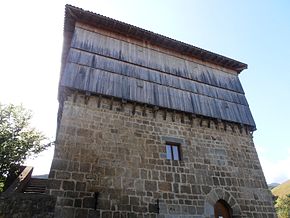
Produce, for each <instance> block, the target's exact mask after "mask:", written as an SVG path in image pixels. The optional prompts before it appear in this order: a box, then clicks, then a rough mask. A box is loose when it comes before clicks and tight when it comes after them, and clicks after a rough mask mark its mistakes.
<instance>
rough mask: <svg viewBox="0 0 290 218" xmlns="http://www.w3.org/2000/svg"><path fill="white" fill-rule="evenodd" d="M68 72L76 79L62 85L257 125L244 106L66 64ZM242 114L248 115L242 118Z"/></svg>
mask: <svg viewBox="0 0 290 218" xmlns="http://www.w3.org/2000/svg"><path fill="white" fill-rule="evenodd" d="M68 73H69V74H71V75H74V76H75V78H73V76H70V77H67V78H70V79H71V81H69V80H62V81H61V85H62V86H66V87H70V88H74V89H80V90H82V91H90V92H92V93H96V94H103V95H107V96H113V97H118V98H122V99H125V100H130V101H136V102H140V103H143V104H144V103H145V104H148V105H156V106H158V107H165V108H168V109H173V110H178V111H184V112H190V113H194V114H198V115H203V116H207V117H212V118H217V119H222V120H227V121H232V122H237V123H242V124H246V125H250V126H254V121H253V119H252V116H251V113H250V110H249V107H248V106H245V105H241V104H235V103H231V102H225V101H223V100H220V99H214V98H210V97H207V96H203V95H198V94H195V93H192V92H188V91H184V90H179V89H175V88H172V87H167V86H164V85H160V84H157V83H151V82H147V81H143V80H140V79H136V78H133V77H128V76H123V75H118V74H113V73H110V72H106V71H104V70H98V69H93V68H90V67H86V66H79V65H77V64H73V63H67V65H66V68H65V72H64V74H68ZM121 81H122V82H121ZM76 84H77V85H76ZM124 90H125V91H124ZM128 90H129V93H128ZM189 96H190V97H189ZM185 102H187V104H186V105H185ZM226 105H227V106H228V108H226ZM240 111H241V112H242V113H245V114H246V115H245V116H241V113H240Z"/></svg>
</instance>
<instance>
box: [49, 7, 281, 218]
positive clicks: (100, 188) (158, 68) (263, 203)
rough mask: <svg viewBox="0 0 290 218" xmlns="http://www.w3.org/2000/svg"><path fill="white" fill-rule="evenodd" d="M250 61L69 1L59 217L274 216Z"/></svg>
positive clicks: (54, 180) (56, 178) (56, 166)
mask: <svg viewBox="0 0 290 218" xmlns="http://www.w3.org/2000/svg"><path fill="white" fill-rule="evenodd" d="M246 68H247V65H246V64H244V63H241V62H238V61H235V60H233V59H230V58H227V57H224V56H221V55H218V54H215V53H212V52H209V51H206V50H203V49H200V48H197V47H194V46H191V45H188V44H185V43H182V42H179V41H176V40H174V39H170V38H167V37H165V36H162V35H159V34H156V33H153V32H150V31H147V30H144V29H141V28H138V27H135V26H132V25H129V24H126V23H122V22H119V21H117V20H113V19H110V18H108V17H104V16H101V15H98V14H94V13H91V12H88V11H84V10H82V9H79V8H76V7H73V6H69V5H67V6H66V13H65V25H64V44H63V54H62V68H61V75H60V82H59V96H58V99H59V114H58V130H57V139H56V147H55V154H54V158H53V163H52V166H51V171H50V175H49V178H50V182H51V184H50V187H49V190H48V191H49V194H51V195H54V196H57V203H56V209H55V216H56V217H110V218H113V217H134V218H135V217H136V218H137V217H138V218H139V217H140V218H145V217H148V218H149V217H162V218H167V217H168V218H173V217H183V218H185V217H196V218H197V217H204V218H205V217H275V216H276V215H275V213H274V208H273V205H272V199H271V194H270V192H269V191H268V189H267V184H266V182H265V178H264V175H263V172H262V169H261V165H260V163H259V159H258V156H257V153H256V150H255V147H254V143H253V139H252V132H253V131H254V130H255V129H256V127H255V123H254V120H253V118H252V115H251V112H250V109H249V105H248V103H247V100H246V98H245V95H244V91H243V88H242V86H241V83H240V81H239V77H238V75H239V73H240V72H241V71H242V70H244V69H246Z"/></svg>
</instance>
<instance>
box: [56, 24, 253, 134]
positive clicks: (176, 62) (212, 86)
mask: <svg viewBox="0 0 290 218" xmlns="http://www.w3.org/2000/svg"><path fill="white" fill-rule="evenodd" d="M71 46H72V48H71V49H70V51H69V54H68V58H67V63H66V66H65V68H64V72H63V74H62V78H61V81H60V84H61V86H64V87H68V88H72V89H75V90H80V91H85V92H86V91H87V92H91V93H93V94H97V95H99V94H101V95H104V96H107V97H113V98H116V99H124V100H126V101H130V102H137V103H140V104H142V105H144V104H146V105H148V106H150V107H154V106H156V107H160V108H164V109H168V110H172V111H178V112H183V113H193V114H197V115H200V116H204V117H208V118H212V119H221V120H224V121H228V122H234V123H240V124H244V125H248V126H251V128H253V129H254V128H255V123H254V120H253V117H252V114H251V112H250V109H249V106H248V103H247V100H246V98H245V96H244V92H243V90H242V88H241V84H240V82H239V79H238V77H237V75H234V74H229V73H225V72H222V71H221V70H217V69H213V68H210V67H206V66H204V65H201V64H198V63H194V62H190V61H189V60H184V59H181V58H177V57H175V56H171V55H169V54H164V53H161V52H159V51H155V50H152V49H149V48H144V47H140V46H137V45H134V44H130V43H128V42H124V41H120V40H117V39H113V38H110V37H105V36H103V35H100V34H98V33H93V32H90V31H87V30H83V29H80V28H77V29H76V31H75V34H74V36H73V40H72V44H71ZM141 50H142V52H140V51H141ZM144 55H145V56H144ZM153 116H155V115H154V114H153ZM181 122H182V121H181Z"/></svg>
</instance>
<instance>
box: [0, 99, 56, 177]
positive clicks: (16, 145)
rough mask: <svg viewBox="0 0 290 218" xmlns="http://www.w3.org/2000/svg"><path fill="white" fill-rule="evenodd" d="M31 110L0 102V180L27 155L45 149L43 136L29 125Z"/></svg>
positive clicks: (46, 144) (46, 145)
mask: <svg viewBox="0 0 290 218" xmlns="http://www.w3.org/2000/svg"><path fill="white" fill-rule="evenodd" d="M31 118H32V114H31V111H29V110H27V109H25V108H23V107H22V106H17V105H13V104H8V105H3V104H1V103H0V181H1V180H2V181H4V180H5V178H6V176H7V175H8V173H9V170H11V169H13V168H15V166H17V165H20V164H22V163H23V162H24V161H25V159H26V158H27V157H28V156H31V155H34V154H38V153H40V152H41V151H43V150H45V149H46V147H48V146H49V145H50V143H44V142H45V140H46V138H45V136H44V135H43V134H42V133H41V132H40V131H38V130H36V129H35V128H33V127H31V125H30V121H31Z"/></svg>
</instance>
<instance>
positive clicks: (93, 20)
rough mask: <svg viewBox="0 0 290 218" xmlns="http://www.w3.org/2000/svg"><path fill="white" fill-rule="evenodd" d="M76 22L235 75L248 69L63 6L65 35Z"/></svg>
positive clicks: (96, 15) (155, 34) (227, 59)
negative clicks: (156, 46) (234, 73)
mask: <svg viewBox="0 0 290 218" xmlns="http://www.w3.org/2000/svg"><path fill="white" fill-rule="evenodd" d="M76 21H79V22H83V23H86V24H89V25H91V26H94V27H98V28H102V29H105V30H109V31H112V32H115V33H118V34H122V35H126V36H128V35H129V36H130V37H132V38H136V39H138V40H145V41H148V42H150V43H151V44H154V45H158V46H160V47H163V48H166V49H169V50H173V51H176V52H178V53H182V54H184V55H188V56H191V57H194V58H197V59H199V60H201V61H204V62H209V63H212V64H215V65H218V66H221V67H224V68H227V69H231V70H234V71H236V72H237V73H240V72H242V71H243V70H244V69H247V68H248V65H247V64H245V63H242V62H239V61H236V60H234V59H231V58H228V57H225V56H222V55H219V54H216V53H213V52H211V51H207V50H204V49H201V48H198V47H196V46H193V45H190V44H187V43H184V42H181V41H178V40H175V39H172V38H169V37H167V36H163V35H160V34H158V33H154V32H151V31H148V30H145V29H142V28H139V27H136V26H134V25H131V24H127V23H124V22H122V21H118V20H115V19H112V18H109V17H106V16H103V15H100V14H96V13H93V12H91V11H86V10H83V9H81V8H78V7H75V6H72V5H69V4H67V5H66V6H65V23H64V34H65V35H66V32H73V31H74V27H75V22H76Z"/></svg>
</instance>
